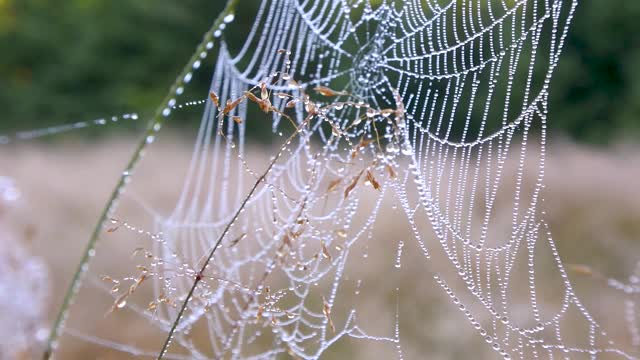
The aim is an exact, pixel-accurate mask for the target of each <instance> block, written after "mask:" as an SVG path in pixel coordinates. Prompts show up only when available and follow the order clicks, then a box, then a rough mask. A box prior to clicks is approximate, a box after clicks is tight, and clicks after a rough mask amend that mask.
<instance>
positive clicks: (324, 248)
mask: <svg viewBox="0 0 640 360" xmlns="http://www.w3.org/2000/svg"><path fill="white" fill-rule="evenodd" d="M322 256H324V257H325V259H328V260H331V253H330V252H329V249H327V244H325V243H324V241H322Z"/></svg>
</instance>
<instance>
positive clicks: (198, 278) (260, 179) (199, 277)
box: [157, 115, 313, 360]
mask: <svg viewBox="0 0 640 360" xmlns="http://www.w3.org/2000/svg"><path fill="white" fill-rule="evenodd" d="M312 118H313V115H309V116H307V118H306V119H305V120H304V121H303V122H302V123H301V124H300V125H299V126H298V127H297V128H296V129H295V131H294V133H293V134H292V135H291V136H290V137H289V138H288V139H287V140H286V141H285V142H284V144H283V145H282V147H281V148H280V150H279V151H278V153H277V154H276V156H275V157H274V158H273V160H271V162H270V163H269V166H268V167H267V169H266V170H265V171H264V173H263V174H262V175H260V177H258V179H257V180H256V182H255V183H254V184H253V186H252V187H251V190H249V193H248V194H247V196H246V197H245V198H244V200H242V203H241V204H240V206H239V207H238V210H236V212H235V214H234V215H233V218H231V220H230V221H229V222H228V223H227V225H226V226H225V228H224V230H223V231H222V233H221V234H220V236H219V237H218V240H217V241H216V243H215V245H214V246H213V248H212V249H211V251H210V252H209V255H207V258H206V259H205V261H204V264H203V265H202V267H201V268H200V271H199V272H198V274H196V277H195V280H194V281H193V285H192V286H191V289H190V290H189V293H188V294H187V297H186V298H185V299H184V301H183V302H182V306H180V311H178V316H176V319H175V320H174V322H173V324H172V325H171V329H170V330H169V334H167V338H166V339H165V341H164V344H163V345H162V350H160V353H159V354H158V358H157V359H158V360H162V358H163V357H164V355H165V354H166V352H167V350H168V349H169V345H170V344H171V340H172V339H173V335H174V333H175V331H176V328H177V327H178V324H179V323H180V319H182V316H183V315H184V312H185V310H186V309H187V305H189V302H190V301H191V298H192V297H193V293H194V292H195V290H196V287H197V286H198V284H199V283H200V281H202V279H203V278H204V272H205V271H206V270H207V267H208V266H209V263H210V262H211V260H212V259H213V255H215V253H216V251H217V250H218V248H219V247H220V245H221V244H222V241H223V240H224V238H225V237H226V235H227V234H228V233H229V230H230V229H231V226H233V224H234V223H235V222H236V220H238V217H240V214H242V210H244V208H245V207H246V205H247V203H248V202H249V200H251V197H252V196H253V194H254V193H255V192H256V190H258V187H259V186H260V183H262V182H264V181H265V180H266V178H267V175H269V173H270V172H271V169H273V166H274V165H275V164H276V162H277V161H278V159H280V157H281V156H282V154H283V153H284V151H285V150H286V147H287V145H288V144H289V143H291V141H292V140H293V139H294V138H295V137H296V136H298V135H299V129H302V128H303V127H304V126H306V124H308V123H309V121H311V119H312Z"/></svg>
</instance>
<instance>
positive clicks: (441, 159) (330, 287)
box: [62, 0, 640, 359]
mask: <svg viewBox="0 0 640 360" xmlns="http://www.w3.org/2000/svg"><path fill="white" fill-rule="evenodd" d="M576 6H577V2H576V1H571V0H528V1H517V0H454V1H444V0H421V1H419V0H409V1H367V0H360V1H357V0H355V1H347V0H333V1H329V0H327V1H321V0H316V1H313V0H309V1H298V0H264V1H262V2H260V3H259V6H258V7H257V12H256V16H255V22H254V23H253V26H252V27H251V29H250V30H249V32H248V34H247V36H246V41H245V43H244V45H243V46H237V47H235V48H234V49H237V50H230V49H231V44H227V43H226V42H225V40H224V32H225V27H227V26H232V25H233V24H232V20H233V19H232V18H233V17H232V16H229V17H227V19H226V20H227V21H226V23H227V24H226V25H225V26H222V27H221V28H220V29H218V30H217V33H216V36H217V38H216V41H215V42H212V43H211V44H210V45H209V46H208V47H207V49H208V50H212V49H213V48H214V47H215V49H213V50H215V51H216V52H217V59H216V61H215V64H214V67H213V69H211V70H212V74H213V78H212V81H211V89H210V93H211V96H210V97H209V95H208V94H202V95H201V96H200V98H205V97H206V98H207V100H206V101H204V100H200V101H195V102H193V104H191V103H189V104H187V105H202V104H203V103H204V113H203V115H202V122H201V125H200V128H199V131H198V133H197V136H196V138H195V143H194V144H193V156H192V158H191V161H190V163H189V165H188V166H187V168H186V175H185V176H184V179H183V181H182V187H181V190H180V191H179V196H177V197H176V200H175V202H174V206H173V207H172V208H171V209H170V210H168V211H166V212H163V211H160V210H159V209H156V208H155V207H154V206H153V205H152V203H153V201H152V199H144V197H143V196H138V195H137V194H136V192H135V191H134V190H130V189H135V188H136V186H143V184H136V172H132V173H130V174H125V176H127V177H128V181H127V183H129V182H130V183H131V184H130V185H128V186H127V187H126V188H124V189H123V190H122V194H121V198H122V199H121V200H122V202H121V206H124V205H125V204H127V202H129V203H133V204H135V206H137V207H138V209H139V211H141V212H143V213H144V214H145V216H147V218H148V219H149V222H148V223H147V224H137V223H134V222H133V221H130V220H129V217H128V216H127V215H126V211H124V210H122V207H121V206H120V205H119V206H114V207H113V208H112V209H111V212H110V214H109V218H111V219H112V220H111V222H110V223H108V224H106V226H105V234H103V235H102V237H112V238H117V237H119V236H125V235H126V234H134V235H135V237H136V238H145V239H146V240H147V241H148V246H145V247H141V248H137V249H135V251H134V258H135V262H136V264H138V269H137V270H138V271H137V272H135V273H133V275H130V276H129V277H124V278H123V277H118V276H116V275H112V274H101V275H109V276H105V277H102V278H100V276H99V275H98V274H93V275H92V277H91V278H90V279H88V280H87V281H86V283H89V284H90V287H91V288H92V289H93V290H92V291H95V288H96V287H97V288H98V289H102V290H104V292H103V293H102V294H104V293H108V294H110V296H112V297H113V299H111V300H113V307H112V309H111V311H113V313H112V314H110V315H108V316H107V318H108V317H111V316H117V313H118V312H125V311H127V312H130V313H131V314H134V315H135V316H137V317H140V318H142V319H146V320H145V322H146V323H147V325H148V324H151V325H148V326H149V327H153V328H155V329H156V330H157V331H158V332H159V334H160V336H159V337H158V338H159V339H163V338H164V337H163V335H166V334H167V333H169V332H170V329H171V328H172V324H173V323H174V322H175V321H176V318H177V317H178V315H179V314H180V313H181V307H182V304H183V303H184V302H185V301H188V303H187V305H186V307H185V309H184V312H182V313H181V317H180V319H179V321H178V322H177V326H176V327H175V331H173V335H172V339H171V341H170V346H169V347H168V351H167V352H166V353H164V354H163V355H164V357H166V358H174V359H182V358H185V359H186V358H188V359H227V358H233V359H254V358H255V359H274V358H277V356H278V355H279V354H289V356H291V357H293V358H300V359H318V358H321V357H323V355H326V354H331V351H332V347H339V346H344V345H341V344H344V342H345V341H349V342H348V344H350V345H354V346H358V345H363V344H366V343H375V344H380V345H382V346H383V347H385V348H387V349H389V351H390V354H393V356H396V357H398V358H403V357H409V356H408V354H405V353H404V352H403V346H402V345H403V337H402V331H401V329H402V322H403V319H402V317H401V316H400V314H401V313H402V311H401V310H402V309H401V308H400V307H401V305H400V304H401V302H400V301H399V299H400V298H401V294H402V291H403V290H402V288H401V287H399V286H391V287H390V288H389V289H383V288H384V286H383V285H380V284H370V286H372V288H373V289H375V288H376V286H379V287H380V289H381V290H380V291H381V294H379V296H384V297H387V298H391V299H393V300H389V301H392V302H397V304H398V305H397V306H396V311H395V313H391V314H376V315H373V316H372V315H371V309H366V308H365V306H361V303H362V298H361V297H362V296H363V295H362V294H361V291H363V289H364V288H365V287H366V286H367V284H366V282H363V277H362V276H361V275H362V274H361V272H360V271H359V267H360V266H362V265H361V264H362V263H366V262H367V261H371V262H373V261H374V259H373V258H374V257H375V256H374V255H373V253H374V252H375V251H376V249H377V248H380V247H385V249H387V250H388V251H386V252H385V253H383V254H382V255H383V258H384V259H386V260H388V261H387V262H384V261H383V262H381V263H379V264H380V265H379V266H381V267H386V268H387V269H386V270H385V271H386V272H387V273H389V274H390V275H389V276H390V277H392V276H396V277H399V276H401V275H398V271H399V270H404V269H405V263H404V261H403V259H405V258H406V257H407V256H409V255H410V254H413V255H416V254H417V255H418V257H417V258H419V259H421V261H422V262H424V263H425V264H426V267H425V268H424V269H423V272H422V273H421V274H406V273H405V274H404V275H402V276H411V277H412V278H413V281H415V282H429V283H430V284H433V285H435V284H437V285H436V286H435V287H433V289H434V290H433V291H439V290H437V289H441V290H442V291H440V294H441V295H442V296H444V297H446V298H447V299H449V300H448V302H449V303H453V305H452V306H454V307H455V308H457V309H459V312H460V317H459V318H457V320H456V321H458V320H460V321H464V319H466V321H467V323H468V324H465V325H466V326H468V327H469V328H470V329H472V331H474V332H475V333H476V334H477V336H478V339H481V343H482V344H484V343H485V342H486V344H484V345H483V346H486V347H487V348H488V349H490V351H492V352H493V353H494V354H495V355H496V357H497V358H505V359H537V358H572V359H573V358H591V359H595V358H600V357H601V356H615V357H619V358H630V359H631V358H635V357H634V354H635V353H634V352H633V351H635V350H629V349H626V348H623V347H621V346H618V345H617V344H616V343H615V342H614V341H613V339H612V338H611V337H610V336H609V335H608V334H607V333H606V332H605V330H604V329H603V328H602V327H601V326H600V325H599V324H598V322H597V321H596V320H595V319H594V318H593V317H592V316H591V314H590V313H589V312H588V310H587V309H586V307H585V306H584V305H583V303H582V302H581V301H580V300H579V298H578V296H577V295H576V293H575V292H574V290H573V288H572V285H571V283H570V282H569V279H568V278H569V277H568V274H567V270H566V269H565V267H564V266H563V263H562V261H561V259H560V254H559V253H558V251H557V249H556V246H555V243H554V241H553V240H552V237H551V231H550V229H549V228H548V226H547V224H546V222H545V220H544V219H545V214H544V211H543V210H542V208H543V207H542V205H541V203H542V201H543V198H542V194H543V191H542V190H543V183H544V171H545V151H546V150H545V149H546V144H545V142H546V139H547V113H548V104H547V100H548V96H549V95H548V93H549V85H550V80H551V77H552V74H553V72H554V71H555V70H556V66H557V65H558V61H559V56H560V53H561V50H562V46H563V43H564V40H565V37H566V35H567V31H568V28H569V24H570V21H571V18H572V17H573V14H574V10H575V8H576ZM200 66H201V62H200V60H197V61H196V63H194V70H195V69H197V68H199V67H200ZM205 70H208V69H201V70H200V72H198V74H205V73H207V71H205ZM191 76H192V75H191V74H189V78H188V79H185V83H189V81H190V80H191ZM178 91H179V93H178V94H177V95H181V94H182V92H183V91H184V89H182V88H180V89H178ZM247 91H250V92H251V94H254V95H247V94H246V92H247ZM265 93H266V94H265ZM252 96H253V97H255V99H254V98H252ZM237 99H242V100H241V101H239V102H237V103H235V101H236V100H237ZM266 100H268V105H265V104H266ZM182 106H183V105H177V102H176V101H175V100H174V101H173V103H170V104H168V105H167V108H166V111H165V113H164V114H163V115H164V116H165V117H172V116H174V113H175V112H177V111H178V110H179V108H182ZM185 106H186V105H185ZM252 107H265V108H262V110H265V111H264V112H266V114H263V117H265V118H266V120H265V119H264V118H263V119H261V118H258V117H256V116H252V115H250V114H252V113H251V111H250V109H251V108H252ZM265 121H271V123H270V127H271V129H272V133H273V134H272V135H271V136H272V137H273V138H274V139H275V140H273V143H274V145H275V146H274V147H273V149H274V150H273V153H272V154H271V155H272V156H271V157H269V156H265V157H264V158H263V159H260V160H255V159H253V158H252V156H251V155H250V151H249V149H248V148H249V146H248V145H247V143H246V132H247V131H249V130H250V128H251V127H252V126H255V125H256V123H264V122H265ZM158 130H159V129H158ZM154 140H155V138H154V137H150V138H149V139H148V142H149V143H151V142H153V141H154ZM148 150H149V152H152V150H153V146H151V147H150V148H149V149H148ZM143 163H144V161H143ZM507 174H508V175H507ZM531 174H533V176H530V175H531ZM390 203H393V204H396V205H394V206H397V209H396V211H398V213H401V214H403V216H402V218H403V219H405V221H406V227H407V228H408V229H409V231H408V233H409V234H412V238H411V237H407V238H403V239H397V238H386V237H384V236H379V235H376V234H377V231H378V230H379V229H378V228H376V225H377V223H378V222H379V221H380V216H379V215H380V214H381V213H382V212H383V211H385V210H384V208H385V207H386V206H388V205H389V204H390ZM119 204H120V203H119ZM497 204H501V209H504V207H505V205H504V204H507V207H508V208H509V209H510V210H509V211H510V216H509V217H508V218H509V220H510V221H509V222H505V221H504V216H503V217H497V216H496V211H497V210H496V208H497ZM498 218H499V219H503V220H501V221H498V220H497V219H498ZM219 240H220V244H219V246H218V245H217V242H218V241H219ZM382 243H385V244H382ZM131 250H133V249H131ZM97 254H98V256H107V254H101V253H100V252H98V253H97ZM540 258H544V259H546V260H544V261H543V262H541V261H539V259H540ZM132 261H133V260H132ZM375 261H377V260H375ZM205 264H207V265H206V266H205V267H204V271H202V269H203V266H204V265H205ZM542 266H544V269H543V270H541V267H542ZM96 271H97V270H96ZM540 271H544V272H545V274H546V275H545V276H544V277H543V279H544V281H543V280H542V279H541V278H540V276H538V274H539V272H540ZM426 274H428V275H429V277H431V278H433V280H434V281H432V280H431V279H430V278H428V277H427V276H425V275H426ZM548 274H551V275H548ZM417 275H419V276H417ZM549 277H552V278H553V281H551V282H550V283H547V282H548V280H547V279H548V278H549ZM636 279H637V277H633V278H632V279H631V280H630V281H631V283H630V284H626V283H622V282H619V283H618V282H615V281H613V280H612V281H610V285H611V286H614V287H616V286H617V287H616V288H617V289H619V290H621V291H626V293H629V291H631V292H632V293H633V292H636V293H637V291H638V290H637V288H638V285H637V280H636ZM194 281H195V282H196V284H197V286H195V287H194V290H193V294H192V295H188V293H189V292H190V290H191V289H192V285H193V284H194ZM634 281H635V282H634ZM143 287H144V288H147V289H149V288H151V289H152V291H149V292H148V293H146V295H145V296H142V295H140V294H138V293H136V292H138V290H139V288H143ZM550 294H553V295H555V296H556V297H557V298H558V301H556V302H553V303H551V304H549V303H548V302H547V301H545V300H544V299H546V298H547V297H548V296H549V295H550ZM367 296H376V294H375V292H369V293H368V295H367ZM626 306H627V308H628V313H629V316H628V320H629V322H628V327H629V331H630V332H631V333H632V334H633V341H634V344H635V345H636V346H637V345H640V335H639V332H638V327H637V324H636V322H635V318H636V314H635V311H636V310H635V303H634V302H633V301H629V302H627V305H626ZM367 311H368V313H367ZM71 312H72V313H73V308H71ZM377 316H380V318H384V317H385V316H386V320H384V321H383V320H379V319H378V320H379V321H382V322H384V323H385V324H386V325H385V326H384V327H383V329H381V328H380V326H375V327H372V326H371V324H372V321H375V320H376V319H375V317H377ZM452 321H453V320H452ZM576 324H579V325H578V326H579V328H580V329H582V330H581V331H580V332H575V331H568V330H567V329H569V328H571V329H575V327H576ZM462 325H463V324H461V326H462ZM424 326H428V325H427V324H425V325H424ZM94 330H95V329H94ZM432 331H437V329H436V330H432ZM64 334H65V337H67V338H73V339H76V340H78V339H80V340H82V341H87V342H91V343H94V344H98V345H100V346H104V347H108V348H111V349H113V350H117V351H120V352H123V353H127V354H130V355H136V356H149V357H156V356H158V350H159V348H147V347H145V348H142V347H141V346H138V345H136V344H135V343H122V342H120V341H113V340H110V337H109V336H108V335H103V334H102V333H100V331H99V330H95V335H94V334H93V333H92V334H90V335H88V332H87V331H84V330H83V331H80V330H76V329H75V328H74V327H73V325H72V324H69V325H68V326H67V327H66V328H65V330H64ZM195 334H199V335H195ZM203 334H204V335H203ZM65 337H63V339H62V342H64V339H65ZM351 340H353V342H351Z"/></svg>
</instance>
